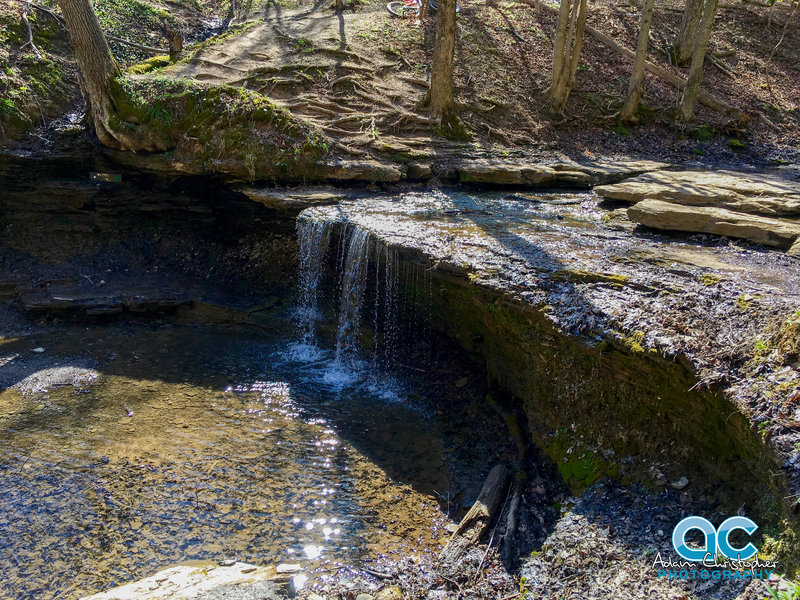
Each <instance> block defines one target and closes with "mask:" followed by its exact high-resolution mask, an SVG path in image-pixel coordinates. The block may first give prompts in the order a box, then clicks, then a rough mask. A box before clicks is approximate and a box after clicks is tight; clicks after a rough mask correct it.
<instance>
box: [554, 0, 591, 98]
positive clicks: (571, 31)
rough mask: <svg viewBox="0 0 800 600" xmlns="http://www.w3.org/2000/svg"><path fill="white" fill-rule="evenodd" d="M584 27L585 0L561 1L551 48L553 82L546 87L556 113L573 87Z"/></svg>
mask: <svg viewBox="0 0 800 600" xmlns="http://www.w3.org/2000/svg"><path fill="white" fill-rule="evenodd" d="M585 27H586V0H562V1H561V8H560V9H559V11H558V25H557V27H556V38H555V42H554V44H553V78H552V82H551V84H550V102H551V105H552V107H553V110H554V111H556V112H561V111H563V110H564V106H565V105H566V103H567V98H568V97H569V93H570V92H571V91H572V87H573V86H574V85H575V72H576V71H577V69H578V61H579V60H580V55H581V48H582V46H583V31H584V29H585Z"/></svg>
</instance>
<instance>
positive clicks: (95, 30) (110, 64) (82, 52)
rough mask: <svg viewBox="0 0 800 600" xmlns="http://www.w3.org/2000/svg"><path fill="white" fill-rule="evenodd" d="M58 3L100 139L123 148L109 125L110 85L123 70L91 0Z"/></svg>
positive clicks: (72, 0) (88, 109) (70, 0)
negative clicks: (107, 39)
mask: <svg viewBox="0 0 800 600" xmlns="http://www.w3.org/2000/svg"><path fill="white" fill-rule="evenodd" d="M58 4H59V6H60V7H61V13H62V14H63V15H64V21H65V22H66V23H67V28H68V29H69V34H70V37H71V38H72V45H73V46H74V47H75V56H76V58H77V61H78V67H79V68H80V72H81V80H80V81H81V89H82V91H83V95H84V97H85V99H86V105H87V107H86V108H87V114H88V115H89V117H90V119H91V122H92V124H93V125H94V129H95V132H96V133H97V137H98V139H99V140H100V142H101V143H103V144H104V145H106V146H110V147H113V148H121V147H122V144H121V143H120V141H119V140H118V139H117V137H116V136H115V134H114V133H113V132H112V130H111V128H110V127H109V125H108V123H109V119H110V117H111V115H112V114H113V113H114V108H113V102H112V100H111V90H110V83H111V80H112V79H113V78H114V77H118V76H119V75H120V70H119V67H118V66H117V63H116V61H115V60H114V57H113V56H111V50H109V48H108V43H107V42H106V38H105V36H104V35H103V30H102V29H100V23H99V21H98V20H97V15H96V14H95V12H94V9H93V8H92V5H91V3H90V2H89V0H58Z"/></svg>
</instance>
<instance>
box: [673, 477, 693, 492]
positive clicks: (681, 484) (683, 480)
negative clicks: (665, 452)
mask: <svg viewBox="0 0 800 600" xmlns="http://www.w3.org/2000/svg"><path fill="white" fill-rule="evenodd" d="M669 485H670V487H672V488H674V489H676V490H682V489H683V488H685V487H686V486H687V485H689V478H688V477H686V476H685V475H682V476H681V477H679V478H678V479H676V480H675V481H673V482H672V483H670V484H669Z"/></svg>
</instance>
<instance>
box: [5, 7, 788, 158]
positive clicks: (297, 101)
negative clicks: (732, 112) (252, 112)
mask: <svg viewBox="0 0 800 600" xmlns="http://www.w3.org/2000/svg"><path fill="white" fill-rule="evenodd" d="M96 4H97V11H98V14H99V16H100V19H101V23H102V24H103V25H104V26H105V27H106V29H107V30H108V31H110V32H111V33H114V34H116V35H124V36H125V37H127V38H128V39H131V40H132V41H135V42H138V43H140V44H146V45H151V46H157V47H161V46H165V45H166V44H165V42H164V40H163V39H160V38H161V37H162V34H161V27H162V23H163V22H169V23H170V24H171V25H172V26H173V27H176V28H178V29H179V30H181V32H182V33H183V35H184V37H185V38H186V40H187V43H186V53H185V55H184V56H185V57H184V59H183V60H182V61H181V64H179V65H177V66H173V67H168V68H167V69H162V70H160V71H158V74H159V75H162V76H167V77H190V78H193V79H196V80H200V81H206V82H210V83H226V84H232V85H239V86H243V87H246V88H249V89H252V90H257V91H259V92H260V93H262V94H265V95H267V96H269V97H271V98H273V99H275V100H277V101H278V102H279V103H282V104H284V105H286V106H287V108H289V109H290V110H291V111H292V112H293V113H294V114H296V115H297V116H301V117H303V118H306V119H308V120H309V121H311V122H312V123H314V124H316V125H318V126H320V127H321V128H322V129H323V130H324V131H325V132H326V133H327V134H328V135H330V136H331V137H332V138H333V139H334V140H335V141H338V142H339V143H341V144H342V146H343V147H346V148H347V149H349V151H350V153H352V154H360V153H361V152H364V151H365V150H366V151H368V152H370V153H374V152H376V151H377V152H381V153H384V155H386V153H389V154H390V155H391V154H392V153H395V154H398V153H399V154H402V153H409V152H410V153H413V152H415V151H420V149H426V148H427V149H432V148H434V147H438V146H447V143H448V140H445V139H443V138H442V137H441V134H443V133H444V134H447V133H448V132H442V131H439V130H437V129H436V127H435V126H432V125H431V124H430V123H429V122H428V119H427V115H425V113H424V112H420V111H418V110H416V106H417V104H418V103H419V101H420V99H421V98H422V97H423V96H424V94H425V91H426V88H427V83H426V80H427V78H428V71H429V69H428V65H429V64H430V58H431V53H432V48H433V39H434V35H435V18H434V17H428V18H427V19H426V20H425V21H424V22H420V21H418V20H415V19H413V18H407V19H400V18H396V17H392V16H391V15H389V14H388V12H387V11H386V9H385V6H384V3H383V2H382V1H377V0H371V1H368V2H357V3H355V4H353V5H350V4H348V6H347V8H346V9H345V11H344V12H343V13H342V14H338V13H337V12H336V11H335V10H334V8H333V6H332V5H331V3H329V2H327V1H325V2H311V1H309V0H283V1H280V2H274V1H270V2H267V3H264V2H262V1H261V0H250V2H249V3H245V4H244V5H240V6H239V8H240V14H239V15H237V19H235V20H234V22H233V25H232V27H231V28H230V29H229V30H228V35H224V36H220V37H218V38H216V39H214V40H209V41H206V42H205V43H203V44H202V45H200V46H197V45H194V42H198V41H200V40H203V39H204V38H207V37H208V36H210V35H212V34H214V33H218V32H220V31H221V29H222V27H221V25H222V20H223V17H224V16H225V13H226V11H227V5H223V4H216V3H213V2H211V3H206V4H200V3H192V2H189V0H185V1H183V2H169V3H160V2H156V1H154V0H100V1H99V2H97V3H96ZM678 4H679V3H677V2H675V3H669V4H660V5H659V6H658V7H657V8H656V12H655V17H654V20H653V28H652V33H651V44H650V52H649V54H648V59H649V60H650V61H651V62H653V63H656V64H658V65H660V66H662V67H665V68H669V69H670V70H672V71H673V72H674V73H676V74H682V73H685V69H683V70H681V69H679V68H677V67H673V66H671V65H670V64H669V62H668V61H669V59H668V54H669V51H668V50H669V48H668V47H669V45H670V43H671V41H672V40H673V39H674V37H675V33H676V31H677V29H678V27H679V24H680V19H681V10H680V7H679V6H678ZM783 4H785V3H780V2H777V3H775V5H774V6H773V7H766V6H762V5H759V4H756V3H751V2H734V3H730V4H725V5H724V6H723V8H721V9H720V10H719V11H718V18H717V24H716V27H715V30H714V34H713V36H712V40H711V45H710V52H713V53H714V56H715V58H714V59H713V62H712V61H709V60H707V62H706V68H705V74H704V87H705V89H706V90H708V91H709V92H711V93H712V94H715V95H716V96H718V97H719V98H721V99H723V100H725V101H726V102H728V103H730V104H732V105H733V106H735V107H736V108H737V109H739V110H741V111H743V112H746V113H747V114H748V116H749V120H748V121H747V122H746V123H741V122H740V121H739V120H731V118H730V117H726V116H723V115H720V114H717V113H714V112H712V111H710V110H709V109H707V108H705V107H703V106H698V110H697V120H696V121H695V122H693V123H691V124H688V125H681V124H677V123H676V122H675V119H674V116H675V106H676V104H677V102H678V100H679V92H678V91H677V90H676V89H675V88H673V87H671V86H669V85H668V84H667V83H665V82H663V81H661V80H659V79H657V78H656V77H654V76H652V75H649V74H648V75H647V76H646V81H647V94H646V96H645V99H644V101H643V105H642V108H641V109H640V112H639V117H640V122H639V124H638V125H636V126H623V125H621V124H618V123H617V122H616V121H615V119H614V114H615V113H616V112H617V111H618V110H619V108H620V106H621V102H622V97H623V95H624V93H625V90H626V89H627V78H628V74H629V69H630V63H629V62H628V60H627V59H625V58H624V57H622V56H621V55H619V54H617V53H616V52H614V51H613V50H611V49H610V48H608V47H607V46H604V45H603V44H601V43H600V42H598V41H597V40H595V39H594V38H592V37H591V36H588V35H587V36H586V40H585V44H584V49H583V53H582V59H581V63H580V65H579V67H578V73H577V78H576V84H575V88H574V89H573V91H572V94H571V96H570V100H569V102H568V104H567V107H566V110H565V112H564V113H563V114H559V115H554V114H552V113H551V112H550V110H549V108H548V104H547V94H546V90H547V86H548V80H549V71H550V62H551V55H552V47H551V38H552V35H553V30H554V27H555V17H554V16H553V15H552V14H550V13H549V12H547V11H540V14H538V15H537V14H536V11H535V9H533V8H531V7H530V6H527V5H523V4H519V3H516V2H509V1H507V0H497V1H495V0H491V1H489V2H485V1H480V2H477V1H473V0H466V1H464V2H462V3H461V12H460V14H459V18H458V23H459V30H458V41H457V48H456V69H455V75H454V83H455V93H456V98H457V101H458V102H459V103H460V105H461V107H462V108H461V111H460V117H461V119H462V122H463V124H464V131H462V132H460V133H461V140H460V141H462V142H465V141H466V142H469V143H468V144H467V146H471V147H472V148H474V149H475V150H479V151H483V152H486V153H489V154H496V155H498V156H510V155H515V154H517V153H521V151H524V153H525V154H526V155H528V156H529V155H530V154H543V155H545V154H546V155H552V154H553V153H555V152H559V151H560V152H561V153H563V154H566V155H568V156H570V157H572V158H592V157H594V156H599V155H606V156H608V155H617V156H619V155H627V156H639V157H649V158H653V157H657V158H659V159H661V160H670V161H675V162H687V161H700V162H727V163H736V162H754V163H757V164H765V163H767V164H769V163H772V164H775V163H778V164H781V163H785V162H792V163H795V162H797V151H798V149H797V146H796V143H795V140H797V139H798V138H800V85H798V83H800V63H798V62H797V61H796V60H795V56H794V55H795V53H796V48H797V47H798V45H800V28H798V27H796V26H792V22H791V21H792V19H795V20H796V18H797V15H794V16H792V15H791V14H790V13H789V11H788V10H787V9H786V7H784V6H783ZM19 13H20V8H19V6H16V5H12V4H10V3H4V4H3V5H2V6H0V89H2V90H4V91H3V94H2V103H0V123H1V124H2V125H3V127H4V130H3V132H0V133H2V135H3V136H8V137H15V136H18V135H19V134H20V132H22V131H23V130H25V129H26V128H28V129H29V128H31V127H32V126H35V125H37V124H39V123H44V124H47V123H48V122H49V121H50V120H51V119H53V118H55V117H56V116H58V114H59V111H63V109H64V107H65V106H68V105H69V104H70V103H71V102H73V103H74V102H75V101H76V100H77V98H78V90H77V85H76V74H75V68H74V64H73V63H72V60H71V57H70V54H71V53H70V48H69V45H68V43H67V38H66V34H65V32H64V31H63V30H62V29H61V28H60V26H59V25H58V23H57V22H56V21H55V20H54V19H52V18H51V17H50V16H49V15H47V14H46V13H45V12H43V11H41V10H33V11H32V12H31V13H30V14H29V15H28V16H29V20H30V21H31V24H32V26H33V31H34V38H33V39H34V42H35V43H36V45H37V47H38V48H39V50H40V51H42V53H43V58H42V59H37V58H36V57H35V56H34V55H33V54H32V53H31V51H30V47H29V46H28V47H26V48H21V46H22V45H23V44H24V43H25V42H26V41H27V32H26V29H25V28H24V26H23V25H22V24H21V22H20V19H19ZM638 19H639V12H638V9H637V8H636V6H634V5H633V4H632V3H627V2H603V3H599V2H595V3H591V4H590V7H589V16H588V24H589V25H591V26H593V27H595V28H596V29H598V30H600V31H601V32H603V33H605V34H608V35H610V36H611V37H613V38H614V39H615V40H616V41H617V42H618V43H620V44H621V45H622V46H624V47H626V48H630V49H632V48H634V47H635V42H636V35H637V30H638ZM112 50H113V51H114V53H115V55H116V56H117V58H118V60H120V62H121V64H122V65H123V66H130V65H132V64H134V63H136V62H138V61H141V60H143V59H145V58H148V57H149V56H150V55H149V54H147V53H142V52H140V51H138V50H135V49H132V48H131V47H129V46H123V45H120V44H117V43H112ZM770 57H771V58H770ZM42 64H46V65H49V67H48V69H49V70H48V73H47V78H45V77H44V76H43V75H42V73H41V71H42V70H43V67H42ZM719 65H722V66H721V67H720V66H719ZM398 137H399V138H401V139H399V140H398V139H397V138H398ZM451 137H452V136H451ZM342 146H339V148H340V149H342ZM410 148H411V149H412V150H410Z"/></svg>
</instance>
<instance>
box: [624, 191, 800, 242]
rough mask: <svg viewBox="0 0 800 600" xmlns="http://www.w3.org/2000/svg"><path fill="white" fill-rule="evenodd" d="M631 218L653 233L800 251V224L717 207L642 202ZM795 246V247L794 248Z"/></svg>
mask: <svg viewBox="0 0 800 600" xmlns="http://www.w3.org/2000/svg"><path fill="white" fill-rule="evenodd" d="M628 217H629V218H630V219H631V220H633V221H636V222H637V223H641V224H642V225H646V226H647V227H652V228H653V229H663V230H668V231H690V232H695V233H713V234H717V235H726V236H729V237H735V238H741V239H745V240H749V241H751V242H755V243H757V244H766V245H767V246H775V247H777V248H783V249H789V248H792V250H791V251H790V252H792V253H794V252H796V251H800V247H798V245H797V244H795V240H797V239H798V238H800V221H796V220H788V219H773V218H769V217H761V216H757V215H751V214H746V213H741V212H734V211H731V210H727V209H724V208H716V207H713V206H684V205H682V204H675V203H672V202H664V201H662V200H650V199H648V200H642V201H641V202H638V203H636V204H634V205H633V206H631V207H630V208H629V209H628ZM793 244H794V246H793Z"/></svg>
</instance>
